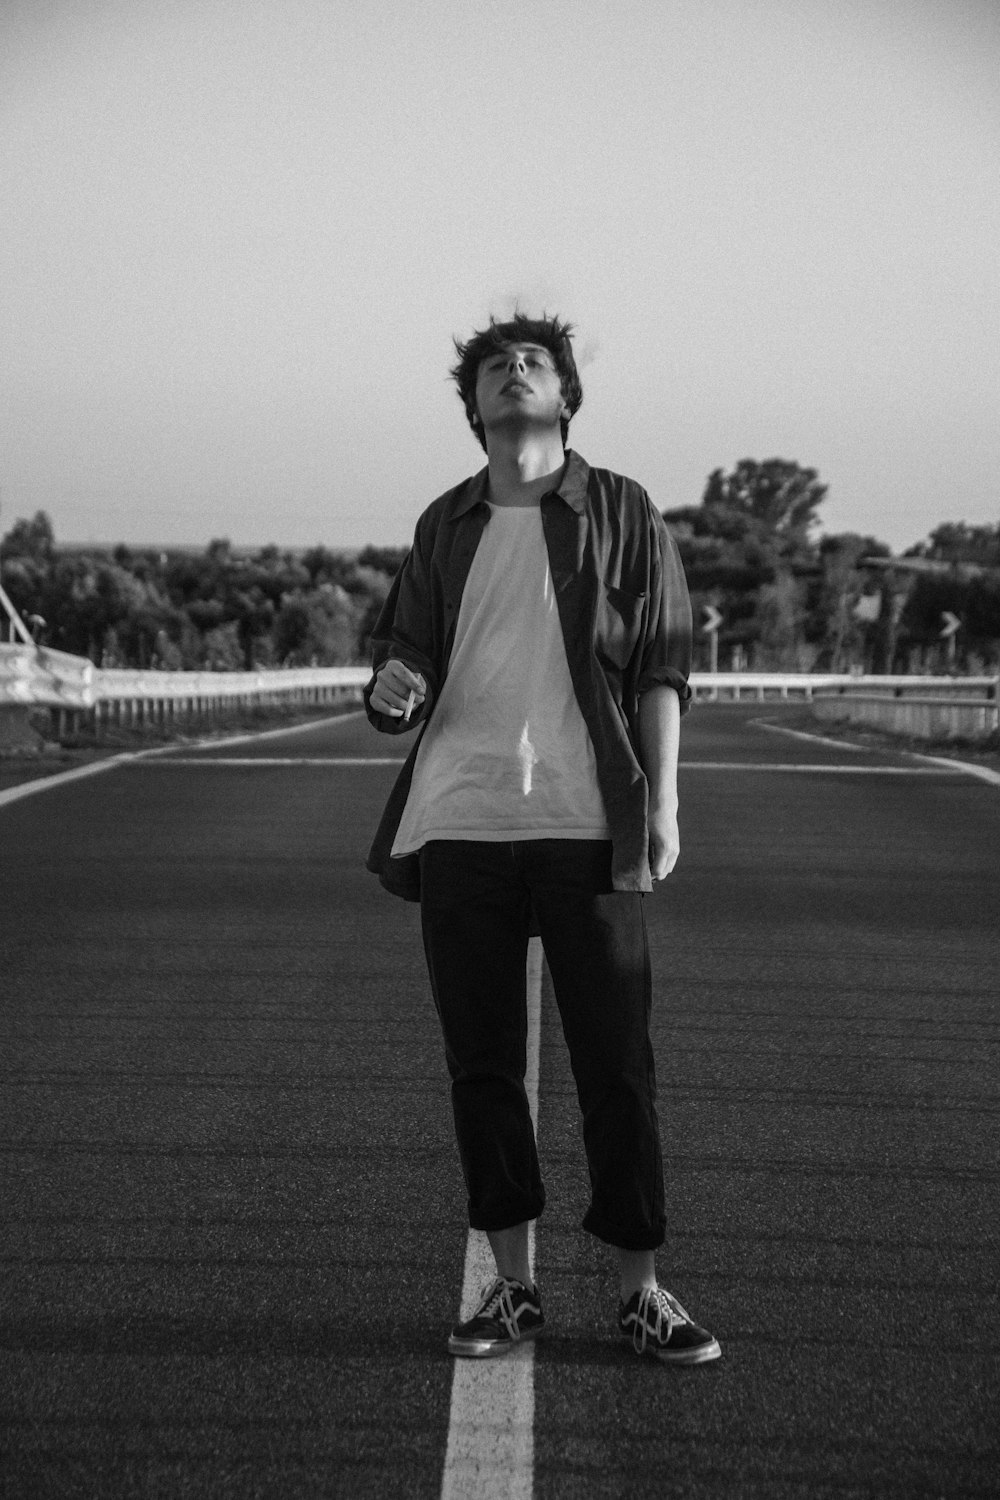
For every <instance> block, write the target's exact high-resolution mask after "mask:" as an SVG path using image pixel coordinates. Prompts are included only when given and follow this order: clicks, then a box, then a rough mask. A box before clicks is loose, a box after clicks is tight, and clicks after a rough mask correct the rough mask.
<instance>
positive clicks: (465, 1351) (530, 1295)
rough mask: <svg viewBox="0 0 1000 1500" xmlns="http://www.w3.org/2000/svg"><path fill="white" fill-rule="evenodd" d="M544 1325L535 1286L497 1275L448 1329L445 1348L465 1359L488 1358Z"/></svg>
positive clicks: (502, 1352) (503, 1350)
mask: <svg viewBox="0 0 1000 1500" xmlns="http://www.w3.org/2000/svg"><path fill="white" fill-rule="evenodd" d="M544 1327H545V1315H544V1313H543V1312H542V1299H541V1298H540V1297H539V1295H538V1292H537V1290H529V1289H528V1287H526V1286H524V1285H522V1283H521V1282H520V1281H507V1280H506V1278H505V1277H503V1276H498V1277H497V1278H496V1280H495V1281H492V1282H491V1283H490V1284H489V1286H488V1287H486V1289H485V1290H484V1292H483V1295H482V1297H481V1299H480V1302H479V1306H478V1307H477V1308H476V1310H475V1312H474V1313H473V1315H472V1317H471V1318H469V1319H468V1320H467V1321H466V1322H464V1323H456V1325H455V1327H454V1328H453V1329H452V1330H451V1337H450V1338H449V1340H448V1352H449V1354H459V1355H464V1356H465V1357H466V1358H467V1359H489V1358H490V1356H491V1355H494V1354H507V1353H509V1351H510V1350H511V1349H513V1347H514V1345H515V1344H518V1343H520V1341H521V1339H533V1338H534V1337H535V1335H536V1334H539V1333H541V1331H542V1329H543V1328H544Z"/></svg>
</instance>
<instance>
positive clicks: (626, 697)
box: [364, 451, 691, 901]
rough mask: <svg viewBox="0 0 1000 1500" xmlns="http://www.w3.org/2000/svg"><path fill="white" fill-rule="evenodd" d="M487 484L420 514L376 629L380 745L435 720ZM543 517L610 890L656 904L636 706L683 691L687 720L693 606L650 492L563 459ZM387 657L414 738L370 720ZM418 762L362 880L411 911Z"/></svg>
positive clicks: (458, 491) (388, 722) (395, 798)
mask: <svg viewBox="0 0 1000 1500" xmlns="http://www.w3.org/2000/svg"><path fill="white" fill-rule="evenodd" d="M488 478H489V470H488V469H482V470H481V471H480V472H479V473H478V474H476V475H474V477H473V478H471V479H466V480H464V481H463V482H462V483H461V484H459V485H457V486H456V487H455V489H452V490H449V491H448V492H447V493H446V494H444V495H441V496H440V497H439V498H438V499H437V500H435V501H434V502H433V504H432V505H430V506H428V508H427V509H426V510H425V511H424V513H423V515H422V516H421V517H420V519H419V521H418V522H417V527H416V533H415V535H414V539H413V546H412V548H411V549H410V552H409V555H408V556H407V558H406V561H405V562H404V563H403V566H402V567H401V568H400V570H399V572H398V573H397V575H396V578H395V581H394V582H393V585H392V588H391V590H390V592H389V595H388V598H387V599H386V601H385V605H384V606H383V609H382V612H381V614H380V615H379V618H378V622H377V623H376V626H375V629H374V631H373V633H372V665H373V669H374V670H373V674H372V677H371V679H370V681H369V682H368V685H367V686H366V688H365V691H364V700H365V707H366V709H367V711H368V717H369V719H370V720H371V722H372V724H374V726H375V728H376V729H379V730H381V731H382V732H383V733H385V734H402V733H404V732H406V731H407V730H408V729H410V728H412V727H414V726H416V725H420V724H422V723H424V722H426V720H427V719H428V718H429V717H430V715H431V714H433V712H434V704H435V702H436V701H437V697H438V694H439V693H440V690H441V684H442V683H443V681H444V679H445V675H446V674H447V671H448V661H449V658H450V656H451V649H452V644H453V641H454V638H455V624H456V621H457V619H458V611H459V606H460V604H461V602H462V591H463V589H464V587H465V581H466V579H467V578H468V576H469V568H470V566H471V564H472V559H473V556H474V555H475V551H476V548H477V546H478V544H479V539H480V537H481V536H482V534H483V530H484V528H485V527H486V526H487V525H488V524H489V520H490V507H489V505H488V503H487V499H486V496H487V490H488ZM541 513H542V530H543V532H544V535H545V545H546V549H547V551H548V556H549V569H550V571H551V574H552V583H553V588H554V590H555V596H556V607H557V610H558V614H559V623H560V626H561V627H562V634H563V641H564V643H565V646H566V660H567V663H568V665H569V673H570V679H571V681H572V683H573V691H574V693H575V695H576V700H577V703H578V704H579V707H580V712H581V714H582V715H583V720H584V723H585V724H586V726H587V729H588V731H589V734H590V739H591V743H592V744H593V747H594V754H595V758H596V762H597V780H598V784H599V786H600V789H601V796H602V798H603V801H604V808H605V812H606V814H607V820H608V827H609V828H610V830H611V841H612V850H613V852H612V881H613V883H614V887H615V889H616V890H621V891H648V890H651V889H652V881H651V879H650V874H649V843H648V835H647V830H646V814H647V809H648V800H649V799H648V787H647V783H646V778H645V776H644V775H643V771H642V767H641V765H640V763H639V756H638V749H637V747H638V744H639V699H640V697H641V696H642V694H643V693H645V692H648V690H649V689H650V688H652V687H657V686H659V685H662V684H668V685H669V686H671V687H673V688H675V689H676V690H677V694H678V697H679V698H680V703H681V710H682V712H683V711H684V710H686V709H687V707H688V703H689V700H690V697H691V689H690V687H689V686H688V674H689V672H690V670H691V604H690V600H689V598H688V590H687V583H686V581H685V578H684V570H683V568H682V566H681V561H680V557H679V556H678V553H677V547H676V545H675V543H674V540H673V538H672V537H671V536H670V533H669V532H668V531H667V528H666V525H665V524H664V521H663V518H662V516H661V515H660V514H659V512H658V511H657V510H656V509H655V507H654V506H653V503H652V501H651V500H650V498H649V496H648V495H647V494H646V492H645V490H643V489H642V488H641V487H640V486H639V485H638V484H636V483H635V481H634V480H632V479H626V478H625V477H624V475H621V474H613V473H612V472H611V471H610V470H609V469H592V468H591V467H590V465H589V464H587V463H585V462H584V460H583V459H582V458H581V457H580V455H579V454H578V453H573V452H572V451H569V452H567V455H566V466H565V468H564V470H563V475H562V479H561V480H560V482H559V484H558V486H557V487H556V488H555V489H554V490H550V491H549V492H548V493H547V494H545V495H543V496H542V500H541ZM526 645H527V643H526ZM391 657H394V658H396V659H397V660H399V661H402V662H405V664H406V665H407V666H408V667H409V668H410V669H411V671H414V672H419V673H421V674H422V675H423V677H424V679H425V681H426V683H427V697H426V699H425V700H424V702H423V704H421V705H420V707H419V709H415V710H414V712H413V714H412V715H411V718H410V722H409V724H404V723H403V721H402V719H401V718H394V717H392V716H391V715H389V714H380V713H377V712H376V711H374V710H373V709H372V707H371V702H370V700H371V693H372V689H373V688H374V686H375V677H376V675H377V673H378V671H379V668H380V667H381V666H382V665H383V664H384V663H385V662H386V661H388V660H389V659H390V658H391ZM418 743H419V737H418ZM416 753H417V744H415V745H414V746H413V749H412V750H411V752H410V755H409V757H408V759H407V761H406V764H405V765H404V766H403V768H402V771H401V772H400V775H399V778H398V779H397V781H396V784H395V786H394V787H393V790H392V793H391V795H390V797H389V801H388V802H387V804H386V808H385V811H384V813H383V815H382V820H381V822H380V824H379V827H378V831H377V833H376V835H375V840H374V842H373V844H372V848H371V852H370V854H369V856H368V869H369V870H372V871H373V872H374V873H376V874H377V875H378V876H379V878H380V879H381V881H382V884H383V885H384V886H385V887H386V889H387V890H390V891H392V892H393V893H394V894H395V895H399V896H403V897H405V898H406V899H408V900H411V901H416V900H419V898H420V870H419V861H418V856H417V855H416V854H408V855H403V856H395V857H394V856H393V855H392V853H391V851H392V845H393V840H394V838H395V835H396V829H397V828H398V827H399V820H400V818H401V817H402V813H403V808H404V806H405V805H406V798H407V794H408V792H409V788H410V781H411V779H412V775H413V764H414V760H415V758H416Z"/></svg>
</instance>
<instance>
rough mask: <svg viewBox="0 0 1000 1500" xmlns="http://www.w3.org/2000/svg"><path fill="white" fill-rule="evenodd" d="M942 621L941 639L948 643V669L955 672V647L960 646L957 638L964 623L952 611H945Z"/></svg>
mask: <svg viewBox="0 0 1000 1500" xmlns="http://www.w3.org/2000/svg"><path fill="white" fill-rule="evenodd" d="M941 619H942V621H943V628H942V630H941V639H942V640H943V641H947V642H948V668H949V670H952V671H953V670H954V667H955V647H956V646H957V644H958V643H957V641H956V640H955V637H956V635H957V634H958V632H959V630H960V629H961V628H962V622H961V620H960V619H959V618H958V615H953V614H952V612H951V610H950V609H946V610H944V612H943V613H942V615H941Z"/></svg>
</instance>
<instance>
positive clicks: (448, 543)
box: [365, 315, 720, 1364]
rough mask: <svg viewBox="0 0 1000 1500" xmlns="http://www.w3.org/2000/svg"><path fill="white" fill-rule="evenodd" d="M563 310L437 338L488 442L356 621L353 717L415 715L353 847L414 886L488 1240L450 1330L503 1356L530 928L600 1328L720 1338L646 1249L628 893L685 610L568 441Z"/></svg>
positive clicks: (663, 772) (536, 1316)
mask: <svg viewBox="0 0 1000 1500" xmlns="http://www.w3.org/2000/svg"><path fill="white" fill-rule="evenodd" d="M570 335H571V329H570V327H569V325H567V324H564V323H561V322H560V321H559V320H558V319H557V318H547V317H545V318H542V319H538V320H532V319H528V318H526V317H523V316H520V315H518V316H516V317H514V318H513V319H512V320H511V321H510V322H506V323H499V324H498V323H496V322H493V321H492V320H491V322H490V326H489V328H487V329H485V330H483V331H481V332H478V333H476V334H475V335H474V336H473V337H472V338H471V339H470V340H469V341H468V343H465V344H461V343H458V342H456V349H457V352H458V364H457V365H456V366H455V368H454V370H453V371H452V374H453V376H454V377H455V380H456V382H457V385H458V389H459V394H460V395H461V397H462V400H463V402H464V404H465V409H466V415H467V417H468V420H469V423H470V425H471V427H472V429H473V432H474V433H475V434H476V436H477V438H478V439H479V442H480V443H481V445H482V446H483V448H484V449H485V450H486V454H487V457H488V460H489V462H488V464H487V467H486V468H485V469H483V470H482V471H481V472H480V473H478V474H476V475H475V477H474V478H472V479H468V480H465V481H464V482H463V483H462V484H460V485H458V486H457V488H455V489H453V490H450V491H448V493H447V494H445V495H442V496H441V497H440V498H439V499H438V500H436V501H435V502H434V503H433V505H431V506H430V507H429V508H428V509H427V510H426V511H425V512H424V514H423V515H422V516H421V517H420V520H419V521H418V523H417V528H416V534H415V537H414V542H413V546H412V549H411V551H410V553H409V555H408V557H407V559H406V561H405V562H404V564H403V566H402V568H401V570H400V572H399V574H398V575H397V577H396V580H395V582H394V584H393V587H392V591H391V592H390V594H389V597H388V599H387V600H386V603H385V607H384V609H383V611H382V614H381V617H380V619H379V621H378V624H377V625H376V628H375V631H374V634H373V653H374V669H375V670H374V675H373V677H372V679H371V681H370V682H369V684H368V686H367V688H366V689H365V702H366V706H367V709H368V714H369V717H370V719H371V721H372V723H373V724H374V726H375V728H376V729H379V730H382V731H383V732H385V733H388V734H400V733H405V732H407V731H408V730H410V729H413V728H415V727H416V726H418V725H423V726H424V727H423V730H422V733H421V735H420V736H419V738H418V741H417V743H416V745H415V746H414V748H413V750H412V751H411V753H410V756H409V758H408V760H407V762H406V765H405V766H404V768H403V771H402V773H401V775H400V777H399V780H398V782H397V783H396V786H395V788H394V790H393V793H392V795H391V797H390V799H389V802H388V805H387V807H386V810H385V813H384V815H383V818H382V822H381V825H380V827H379V830H378V833H377V834H376V837H375V841H374V844H373V846H372V851H371V854H370V856H369V861H368V865H369V868H370V869H372V870H374V871H375V872H377V873H378V874H379V876H380V877H381V880H382V883H383V884H384V885H385V886H386V887H387V888H388V889H389V890H391V891H393V892H395V893H396V894H398V895H402V896H404V897H407V898H409V899H411V900H419V901H420V903H421V921H422V929H423V936H424V948H425V952H426V957H427V964H428V969H429V973H430V981H431V987H432V990H433V994H434V1001H435V1005H436V1007H437V1012H438V1016H439V1018H440V1023H441V1028H442V1032H443V1035H444V1045H445V1055H446V1058H447V1064H448V1069H449V1072H450V1075H451V1079H452V1104H453V1109H454V1116H455V1128H456V1134H457V1137H458V1147H459V1154H460V1157H461V1161H462V1169H463V1172H464V1175H465V1181H466V1186H467V1188H468V1194H469V1221H470V1223H471V1225H472V1226H473V1228H476V1229H480V1230H484V1231H485V1232H486V1234H487V1235H488V1237H489V1242H490V1246H491V1248H492V1251H493V1254H494V1257H495V1259H496V1267H497V1276H496V1279H495V1281H494V1282H493V1283H492V1284H491V1285H490V1286H489V1287H488V1288H487V1289H486V1291H485V1292H484V1295H483V1298H482V1302H481V1303H480V1305H479V1307H478V1309H477V1310H476V1313H475V1315H474V1316H473V1317H472V1318H471V1319H470V1320H468V1321H467V1322H465V1323H460V1324H458V1325H457V1326H456V1327H455V1328H454V1329H453V1330H452V1334H451V1338H450V1339H449V1344H448V1347H449V1349H450V1351H451V1352H452V1353H453V1354H457V1355H467V1356H474V1357H475V1356H486V1355H494V1354H504V1353H506V1352H507V1351H508V1350H509V1349H510V1348H512V1347H513V1345H514V1344H515V1343H516V1342H517V1341H518V1340H520V1339H523V1338H528V1337H531V1336H533V1335H535V1334H537V1333H538V1332H540V1330H541V1329H542V1327H543V1325H544V1315H543V1312H542V1304H541V1299H540V1297H539V1294H538V1289H537V1287H535V1286H534V1285H533V1283H532V1278H531V1271H530V1268H529V1264H528V1226H529V1223H530V1221H531V1220H532V1219H535V1218H537V1216H538V1215H539V1214H540V1213H541V1211H542V1208H543V1205H544V1202H545V1194H544V1190H543V1187H542V1182H541V1177H540V1174H539V1167H538V1157H537V1153H536V1150H535V1139H534V1132H533V1130H532V1124H531V1117H530V1114H529V1109H528V1101H527V1095H526V1093H525V1088H524V1074H525V1062H526V1059H525V1037H526V1013H525V1012H526V1006H525V991H526V984H525V958H526V952H527V944H528V936H529V932H530V931H532V930H537V931H539V932H540V934H541V939H542V945H543V948H544V951H545V956H546V961H547V963H548V967H549V971H550V973H551V976H552V983H553V988H554V991H555V996H556V1002H557V1004H558V1007H559V1012H560V1016H561V1019H562V1025H563V1032H564V1035H565V1037H566V1042H567V1045H568V1048H569V1054H570V1061H571V1064H572V1068H573V1075H574V1078H575V1080H576V1086H577V1092H578V1096H579V1100H580V1106H581V1110H582V1113H583V1127H584V1144H585V1148H586V1152H587V1159H588V1164H589V1168H590V1178H591V1184H592V1189H593V1196H592V1201H591V1204H590V1207H589V1209H588V1211H587V1214H586V1217H585V1218H584V1221H583V1224H584V1228H586V1229H588V1230H589V1231H591V1232H592V1233H593V1234H595V1235H597V1236H598V1237H599V1238H601V1239H602V1240H604V1241H606V1242H607V1243H609V1244H611V1245H613V1246H615V1247H617V1250H618V1258H619V1264H620V1271H621V1305H620V1307H619V1311H618V1326H619V1329H620V1331H621V1333H622V1334H623V1335H624V1336H625V1337H627V1338H629V1339H630V1340H631V1341H632V1343H633V1346H634V1348H635V1349H636V1351H637V1352H638V1353H640V1354H647V1355H654V1356H656V1357H657V1358H659V1359H661V1360H664V1361H667V1362H672V1363H677V1364H700V1363H702V1362H703V1361H705V1360H710V1359H715V1358H717V1357H718V1355H719V1353H720V1350H719V1345H718V1344H717V1342H716V1341H715V1339H714V1338H713V1337H712V1335H711V1334H710V1333H708V1332H707V1331H706V1330H705V1329H703V1328H699V1327H698V1326H697V1325H696V1324H695V1323H694V1322H693V1321H692V1320H691V1319H690V1318H689V1317H688V1315H687V1313H686V1312H685V1311H684V1309H683V1308H682V1307H681V1306H680V1304H679V1303H678V1302H677V1300H676V1298H675V1297H673V1296H672V1295H671V1293H669V1292H667V1291H665V1290H662V1289H661V1288H659V1287H658V1285H657V1281H656V1272H655V1266H654V1254H655V1251H656V1249H657V1247H658V1246H659V1245H660V1244H662V1242H663V1239H664V1228H665V1223H666V1217H665V1212H664V1195H663V1167H662V1160H661V1154H660V1138H659V1124H658V1120H657V1114H656V1105H655V1096H656V1083H655V1076H654V1064H653V1051H652V1046H651V1043H650V1036H649V1018H650V1011H651V984H650V968H649V953H648V948H647V942H646V929H645V921H644V911H643V902H644V899H645V893H646V892H648V891H650V890H651V889H652V886H653V882H655V881H659V880H663V879H664V878H665V877H666V876H667V875H668V874H669V872H670V871H671V870H672V869H673V867H674V863H675V861H676V859H677V855H678V852H679V847H680V846H679V839H678V832H677V747H678V733H679V721H680V715H681V712H682V710H683V709H684V708H686V706H687V700H688V698H689V697H690V689H689V687H688V684H687V676H688V671H689V668H690V656H691V611H690V604H689V601H688V593H687V587H686V584H685V581H684V574H683V571H682V569H681V565H680V561H679V558H678V556H677V551H676V548H675V546H674V544H673V542H672V540H671V538H670V537H669V535H668V533H667V530H666V527H665V526H664V523H663V520H662V518H661V517H660V515H659V514H658V513H657V511H656V510H655V509H654V508H653V506H652V504H651V502H650V500H649V498H648V496H647V495H646V494H645V492H644V491H643V490H642V489H640V487H639V486H638V485H637V484H635V483H634V482H633V481H632V480H630V479H626V478H624V477H622V476H621V475H618V474H612V473H610V472H609V471H608V470H602V469H591V468H590V467H589V466H588V465H587V464H586V463H585V462H584V461H583V459H582V458H580V456H579V455H578V454H576V453H573V452H571V451H569V450H567V449H566V447H565V443H566V437H567V432H568V428H569V423H570V420H571V419H572V417H573V416H574V415H575V413H576V411H577V410H578V408H579V406H580V403H581V401H582V399H583V392H582V389H581V386H580V379H579V376H578V374H577V370H576V364H575V361H574V358H573V350H572V344H571V338H570ZM533 924H537V925H536V926H533Z"/></svg>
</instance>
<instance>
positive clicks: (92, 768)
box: [0, 708, 364, 807]
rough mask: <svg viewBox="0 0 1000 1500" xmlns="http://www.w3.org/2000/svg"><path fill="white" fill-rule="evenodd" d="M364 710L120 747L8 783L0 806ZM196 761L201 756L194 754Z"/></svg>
mask: <svg viewBox="0 0 1000 1500" xmlns="http://www.w3.org/2000/svg"><path fill="white" fill-rule="evenodd" d="M363 712H364V710H363V709H360V708H359V709H353V710H352V711H351V712H350V713H346V714H326V715H324V717H323V718H322V719H310V720H308V722H307V723H305V724H288V725H285V726H284V727H283V728H281V729H262V730H260V731H259V733H255V734H241V735H234V736H233V738H232V739H225V740H223V739H214V738H206V739H202V740H190V741H187V742H185V743H184V744H182V745H179V744H169V745H150V746H149V748H148V749H145V750H122V751H120V752H119V753H118V754H117V755H108V756H105V757H104V758H103V759H102V760H92V761H88V762H87V764H86V765H84V766H73V767H72V768H71V769H70V770H69V771H55V772H53V774H52V775H51V776H36V777H34V778H33V779H32V780H31V781H22V782H20V783H19V784H18V785H17V786H10V787H7V788H5V790H4V791H2V792H0V807H8V806H9V805H10V804H11V803H12V802H20V800H21V798H22V797H33V796H35V794H36V793H38V792H47V791H48V790H49V788H50V787H54V786H65V785H66V784H67V782H70V781H80V780H82V779H83V777H85V776H97V775H98V774H99V773H100V772H101V771H113V770H114V769H115V768H116V767H117V766H126V765H130V764H132V763H133V762H134V761H137V760H149V759H151V758H152V757H153V756H168V755H170V754H171V752H173V751H187V750H204V749H207V748H210V747H211V746H214V745H218V746H220V747H221V746H223V745H225V746H226V747H227V748H228V747H229V746H230V745H245V744H248V743H249V742H250V741H251V740H269V739H276V738H277V737H278V735H286V734H295V733H296V732H297V731H299V730H305V729H316V728H318V727H319V726H320V725H321V724H332V723H339V722H341V721H342V720H346V719H356V718H358V717H360V715H361V714H362V713H363ZM196 758H197V759H198V760H199V761H200V760H201V757H200V756H199V757H196Z"/></svg>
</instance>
